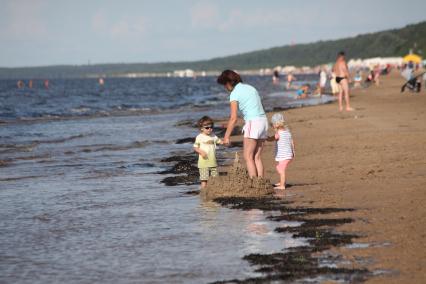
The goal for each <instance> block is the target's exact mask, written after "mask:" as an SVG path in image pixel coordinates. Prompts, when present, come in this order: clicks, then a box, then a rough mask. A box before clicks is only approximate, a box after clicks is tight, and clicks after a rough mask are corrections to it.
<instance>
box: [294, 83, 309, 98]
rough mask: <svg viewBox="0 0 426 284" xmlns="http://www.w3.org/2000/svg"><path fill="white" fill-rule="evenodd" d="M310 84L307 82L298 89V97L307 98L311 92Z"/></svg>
mask: <svg viewBox="0 0 426 284" xmlns="http://www.w3.org/2000/svg"><path fill="white" fill-rule="evenodd" d="M309 88H310V86H309V84H305V85H303V86H302V87H300V88H299V89H298V90H297V91H296V99H306V98H307V97H308V93H309Z"/></svg>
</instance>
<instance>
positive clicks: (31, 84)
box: [28, 80, 33, 89]
mask: <svg viewBox="0 0 426 284" xmlns="http://www.w3.org/2000/svg"><path fill="white" fill-rule="evenodd" d="M28 88H30V89H32V88H33V80H29V81H28Z"/></svg>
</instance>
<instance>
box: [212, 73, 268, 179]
mask: <svg viewBox="0 0 426 284" xmlns="http://www.w3.org/2000/svg"><path fill="white" fill-rule="evenodd" d="M217 83H218V84H220V85H223V86H224V87H225V89H226V90H227V91H228V92H230V96H229V103H230V108H231V112H230V115H229V120H228V124H227V128H226V132H225V137H224V138H223V143H224V144H225V145H229V144H230V137H231V133H232V130H233V129H234V127H235V124H236V123H237V119H238V109H239V110H240V111H241V113H242V114H243V116H244V121H245V125H244V128H243V132H244V140H243V153H244V160H245V162H246V166H247V171H248V174H249V176H250V177H263V176H264V168H263V162H262V158H261V154H262V151H263V146H264V143H265V139H266V138H267V137H268V119H267V118H266V114H265V111H264V109H263V105H262V101H261V99H260V96H259V93H258V92H257V90H256V89H255V88H254V87H252V86H250V85H248V84H244V83H243V81H242V79H241V77H240V75H239V74H238V73H236V72H234V71H232V70H225V71H223V72H222V74H220V76H219V77H218V78H217Z"/></svg>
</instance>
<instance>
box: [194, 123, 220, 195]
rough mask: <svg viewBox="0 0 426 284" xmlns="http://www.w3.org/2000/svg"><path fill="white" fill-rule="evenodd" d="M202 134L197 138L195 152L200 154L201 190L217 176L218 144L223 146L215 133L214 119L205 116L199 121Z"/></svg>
mask: <svg viewBox="0 0 426 284" xmlns="http://www.w3.org/2000/svg"><path fill="white" fill-rule="evenodd" d="M198 127H199V128H200V134H198V135H197V137H196V138H195V143H194V151H195V152H196V153H198V169H199V171H200V181H201V188H204V187H206V185H207V180H208V179H209V177H210V176H212V177H215V176H217V175H218V174H217V162H216V144H223V142H222V140H221V139H219V138H218V137H217V136H216V135H215V134H214V133H213V119H211V118H210V117H208V116H203V117H202V118H201V119H200V120H199V121H198Z"/></svg>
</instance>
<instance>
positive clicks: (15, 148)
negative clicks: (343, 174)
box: [0, 142, 39, 154]
mask: <svg viewBox="0 0 426 284" xmlns="http://www.w3.org/2000/svg"><path fill="white" fill-rule="evenodd" d="M38 144H39V143H37V142H32V143H30V144H21V145H19V144H0V154H5V153H14V152H31V151H32V150H34V148H35V147H37V146H38Z"/></svg>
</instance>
